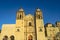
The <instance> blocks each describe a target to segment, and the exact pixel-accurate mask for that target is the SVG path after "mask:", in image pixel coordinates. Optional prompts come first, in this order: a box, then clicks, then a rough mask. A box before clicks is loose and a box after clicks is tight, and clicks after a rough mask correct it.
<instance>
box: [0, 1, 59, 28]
mask: <svg viewBox="0 0 60 40" xmlns="http://www.w3.org/2000/svg"><path fill="white" fill-rule="evenodd" d="M21 7H22V8H23V9H24V10H25V13H26V14H29V13H30V14H32V15H33V14H34V12H35V10H36V8H40V9H41V10H42V12H43V17H44V23H45V24H46V23H52V24H55V22H56V21H60V0H0V29H1V28H2V24H14V23H15V22H16V12H17V11H18V9H19V8H21Z"/></svg>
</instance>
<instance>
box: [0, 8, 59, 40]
mask: <svg viewBox="0 0 60 40" xmlns="http://www.w3.org/2000/svg"><path fill="white" fill-rule="evenodd" d="M0 40H60V22H56V24H55V25H53V24H51V23H47V24H45V25H44V21H43V16H42V11H41V10H40V9H39V8H38V9H36V11H35V15H34V16H33V15H31V14H28V15H25V12H24V10H23V9H22V8H21V9H19V11H18V12H17V14H16V23H15V24H3V25H2V29H1V33H0Z"/></svg>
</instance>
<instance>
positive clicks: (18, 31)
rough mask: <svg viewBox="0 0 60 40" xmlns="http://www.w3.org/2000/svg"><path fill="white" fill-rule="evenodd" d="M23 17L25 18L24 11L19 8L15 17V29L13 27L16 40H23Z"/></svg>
mask: <svg viewBox="0 0 60 40" xmlns="http://www.w3.org/2000/svg"><path fill="white" fill-rule="evenodd" d="M24 17H25V13H24V10H23V9H22V8H20V9H19V10H18V11H17V16H16V27H15V36H16V40H24ZM19 36H20V37H19ZM21 36H22V37H21Z"/></svg>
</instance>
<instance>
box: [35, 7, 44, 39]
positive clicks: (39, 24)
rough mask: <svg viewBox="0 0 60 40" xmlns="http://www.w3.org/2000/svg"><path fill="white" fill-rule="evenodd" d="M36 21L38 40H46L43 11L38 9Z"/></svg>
mask: <svg viewBox="0 0 60 40" xmlns="http://www.w3.org/2000/svg"><path fill="white" fill-rule="evenodd" d="M35 19H36V25H35V26H36V34H37V40H45V38H44V37H45V33H44V23H43V16H42V11H41V10H40V9H39V8H37V9H36V13H35Z"/></svg>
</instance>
